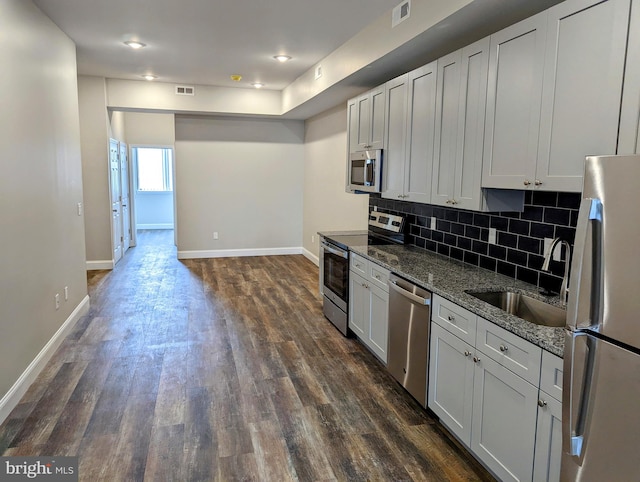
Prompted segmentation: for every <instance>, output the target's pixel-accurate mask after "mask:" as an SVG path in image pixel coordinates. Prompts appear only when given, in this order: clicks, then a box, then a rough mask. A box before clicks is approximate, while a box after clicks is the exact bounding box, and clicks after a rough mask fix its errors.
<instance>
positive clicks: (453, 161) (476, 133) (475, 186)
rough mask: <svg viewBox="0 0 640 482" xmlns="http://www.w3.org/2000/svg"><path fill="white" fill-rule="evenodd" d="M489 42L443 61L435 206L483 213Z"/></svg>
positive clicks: (439, 63) (439, 78)
mask: <svg viewBox="0 0 640 482" xmlns="http://www.w3.org/2000/svg"><path fill="white" fill-rule="evenodd" d="M488 58H489V38H486V39H483V40H480V41H478V42H475V43H474V44H472V45H469V46H467V47H465V48H464V49H462V50H459V51H457V52H454V53H452V54H449V55H447V56H446V57H443V58H442V59H439V60H438V77H437V80H438V90H437V92H438V93H437V104H436V135H435V155H434V165H433V184H432V196H431V202H432V203H433V204H440V205H452V206H455V207H459V208H463V209H472V210H481V209H483V208H484V204H483V198H482V191H481V188H480V185H481V177H482V155H483V152H482V151H483V141H484V125H485V106H486V97H487V71H488Z"/></svg>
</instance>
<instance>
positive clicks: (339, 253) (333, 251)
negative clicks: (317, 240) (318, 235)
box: [322, 243, 349, 259]
mask: <svg viewBox="0 0 640 482" xmlns="http://www.w3.org/2000/svg"><path fill="white" fill-rule="evenodd" d="M322 249H324V250H325V251H327V252H329V253H331V254H335V255H336V256H340V257H341V258H344V259H347V258H349V252H348V251H342V250H341V249H337V248H332V247H331V246H329V245H328V244H326V243H322Z"/></svg>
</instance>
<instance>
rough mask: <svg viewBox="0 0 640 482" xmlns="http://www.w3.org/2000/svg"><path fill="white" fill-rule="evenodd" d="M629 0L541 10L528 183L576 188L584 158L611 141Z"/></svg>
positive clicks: (578, 0) (590, 0) (610, 148)
mask: <svg viewBox="0 0 640 482" xmlns="http://www.w3.org/2000/svg"><path fill="white" fill-rule="evenodd" d="M629 8H630V0H606V1H602V0H567V1H565V2H562V3H561V4H559V5H556V6H555V7H553V8H551V9H549V11H548V12H549V19H548V25H547V47H546V51H547V53H546V56H545V66H544V81H543V93H542V111H541V122H540V141H539V147H538V163H537V172H536V180H535V184H536V185H537V186H539V188H540V189H545V190H551V191H574V192H580V191H581V190H582V176H583V171H584V158H585V156H588V155H603V154H613V153H615V151H616V143H617V138H618V120H619V114H620V102H621V96H622V77H623V73H624V61H625V48H626V43H627V29H628V23H629Z"/></svg>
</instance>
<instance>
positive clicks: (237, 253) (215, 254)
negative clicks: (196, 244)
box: [178, 248, 303, 259]
mask: <svg viewBox="0 0 640 482" xmlns="http://www.w3.org/2000/svg"><path fill="white" fill-rule="evenodd" d="M283 254H303V253H302V248H258V249H215V250H210V251H204V250H203V251H178V259H198V258H235V257H243V256H279V255H283Z"/></svg>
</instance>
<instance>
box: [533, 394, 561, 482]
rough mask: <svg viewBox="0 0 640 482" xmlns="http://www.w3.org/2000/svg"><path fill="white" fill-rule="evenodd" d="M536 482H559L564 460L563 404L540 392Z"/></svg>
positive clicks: (534, 471) (535, 466) (535, 461)
mask: <svg viewBox="0 0 640 482" xmlns="http://www.w3.org/2000/svg"><path fill="white" fill-rule="evenodd" d="M539 405H540V406H539V407H538V428H537V431H536V451H535V460H534V465H533V481H534V482H558V481H559V480H560V462H561V460H562V404H561V403H560V402H559V401H558V400H555V399H554V398H553V397H551V396H550V395H548V394H547V393H545V392H543V391H540V403H539Z"/></svg>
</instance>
